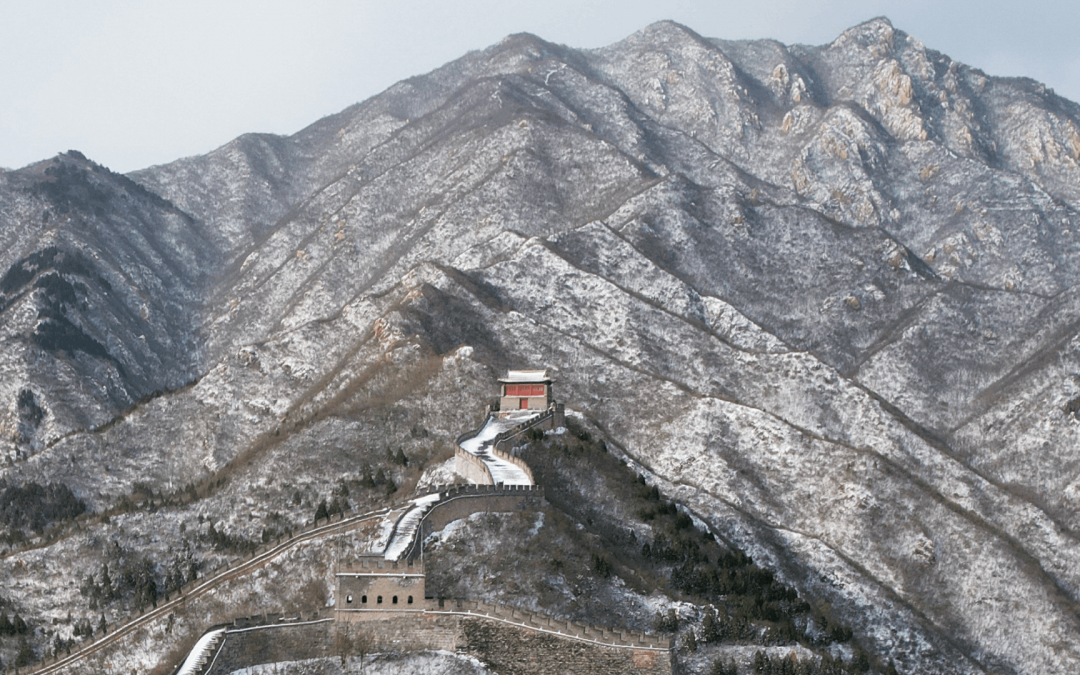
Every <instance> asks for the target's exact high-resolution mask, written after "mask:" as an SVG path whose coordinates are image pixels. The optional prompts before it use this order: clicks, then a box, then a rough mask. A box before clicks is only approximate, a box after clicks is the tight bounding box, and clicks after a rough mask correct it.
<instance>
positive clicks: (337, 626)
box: [200, 601, 672, 675]
mask: <svg viewBox="0 0 1080 675" xmlns="http://www.w3.org/2000/svg"><path fill="white" fill-rule="evenodd" d="M432 605H433V606H432V608H430V609H426V610H413V611H410V610H400V611H397V612H385V611H384V612H377V613H374V614H373V617H374V618H368V619H364V620H356V621H350V620H342V619H341V615H343V614H353V615H354V616H359V615H361V614H363V612H342V611H339V612H336V614H337V615H338V620H336V621H335V620H331V619H328V618H327V619H321V620H320V619H309V620H306V621H305V620H302V619H296V618H292V619H283V618H278V617H269V618H268V617H253V618H245V619H238V620H237V621H236V622H234V625H232V626H230V627H229V628H228V629H227V631H226V633H225V638H224V639H223V640H222V642H221V644H220V646H219V648H218V650H217V652H216V653H215V654H214V656H213V657H212V658H211V659H210V660H209V661H208V662H207V665H206V667H205V668H204V669H203V671H202V673H201V674H200V675H227V674H228V673H231V672H233V671H235V670H238V669H241V668H245V667H251V666H255V665H258V664H261V663H274V662H281V661H300V660H305V659H315V658H327V657H338V656H339V655H340V653H341V643H342V637H344V636H347V638H346V639H347V641H349V642H352V644H353V645H356V644H358V643H363V644H364V645H365V651H367V652H386V651H397V652H407V651H419V650H444V651H450V652H465V653H468V654H471V655H473V656H475V657H477V658H479V659H480V660H481V661H483V662H484V663H486V664H487V665H488V666H489V667H490V668H491V669H492V670H494V671H495V672H498V673H501V674H502V675H566V674H567V673H573V674H574V675H624V674H625V675H670V674H671V671H672V663H671V655H670V651H669V650H668V646H669V645H668V642H667V641H666V640H660V639H658V638H655V637H651V636H647V635H644V634H642V633H632V634H631V633H622V632H618V631H610V630H607V629H604V628H598V627H594V626H586V625H583V624H577V623H574V622H568V621H558V620H554V619H551V618H550V617H546V616H544V615H540V614H536V613H534V612H528V611H523V610H517V609H513V608H510V607H505V606H502V605H494V604H489V603H482V602H465V601H446V602H445V603H443V605H442V606H441V607H439V606H438V602H437V601H434V602H432ZM346 651H347V652H348V653H349V654H351V655H354V656H355V655H356V654H357V653H358V652H357V648H356V647H355V646H353V647H352V648H347V649H346Z"/></svg>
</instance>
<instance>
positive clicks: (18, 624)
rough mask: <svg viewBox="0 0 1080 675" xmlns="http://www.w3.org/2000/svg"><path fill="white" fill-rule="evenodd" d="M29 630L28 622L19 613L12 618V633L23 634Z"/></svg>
mask: <svg viewBox="0 0 1080 675" xmlns="http://www.w3.org/2000/svg"><path fill="white" fill-rule="evenodd" d="M28 630H29V628H28V627H27V625H26V622H25V621H23V618H22V617H21V616H19V615H18V614H16V615H15V616H14V618H12V619H11V633H12V634H13V635H23V634H25V633H26V632H27V631H28Z"/></svg>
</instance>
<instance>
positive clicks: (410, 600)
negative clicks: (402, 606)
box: [409, 595, 412, 605]
mask: <svg viewBox="0 0 1080 675" xmlns="http://www.w3.org/2000/svg"><path fill="white" fill-rule="evenodd" d="M409 604H410V605H411V604H412V596H411V595H410V596H409Z"/></svg>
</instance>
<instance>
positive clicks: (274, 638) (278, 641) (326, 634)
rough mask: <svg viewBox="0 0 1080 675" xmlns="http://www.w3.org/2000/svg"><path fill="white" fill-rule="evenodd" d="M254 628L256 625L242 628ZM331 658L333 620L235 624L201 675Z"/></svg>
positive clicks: (243, 622) (243, 621)
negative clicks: (286, 662) (266, 664)
mask: <svg viewBox="0 0 1080 675" xmlns="http://www.w3.org/2000/svg"><path fill="white" fill-rule="evenodd" d="M245 624H256V625H245ZM329 656H334V620H333V619H330V618H326V619H321V620H319V619H317V620H314V621H294V622H288V623H281V622H274V623H266V624H264V625H257V622H251V621H245V620H243V619H240V620H237V621H236V622H235V625H234V626H233V627H230V628H229V629H227V630H226V631H225V639H224V640H222V642H221V645H220V646H219V647H218V650H217V653H215V654H214V656H213V658H211V659H210V660H209V661H208V662H207V665H206V667H205V669H204V670H203V671H202V673H201V675H227V674H228V673H232V672H234V671H237V670H240V669H241V668H249V667H251V666H256V665H259V664H261V663H275V662H279V661H303V660H306V659H318V658H325V657H329Z"/></svg>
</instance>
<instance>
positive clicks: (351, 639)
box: [334, 621, 375, 675]
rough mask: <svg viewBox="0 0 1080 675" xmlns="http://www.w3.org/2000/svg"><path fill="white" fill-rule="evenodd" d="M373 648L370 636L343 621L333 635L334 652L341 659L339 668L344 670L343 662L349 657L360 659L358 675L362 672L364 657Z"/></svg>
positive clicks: (373, 644)
mask: <svg viewBox="0 0 1080 675" xmlns="http://www.w3.org/2000/svg"><path fill="white" fill-rule="evenodd" d="M374 646H375V640H374V638H373V637H372V636H371V634H369V633H367V632H366V631H363V630H361V629H360V628H358V627H356V626H354V625H353V624H351V623H349V622H347V621H343V622H341V623H339V624H338V628H337V632H336V633H335V634H334V652H336V653H337V655H338V656H339V657H340V658H341V668H342V669H343V670H344V668H345V660H346V659H347V658H348V657H350V656H356V657H359V659H360V673H361V675H363V672H364V657H365V656H367V655H368V654H370V653H371V650H372V648H373V647H374Z"/></svg>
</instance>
